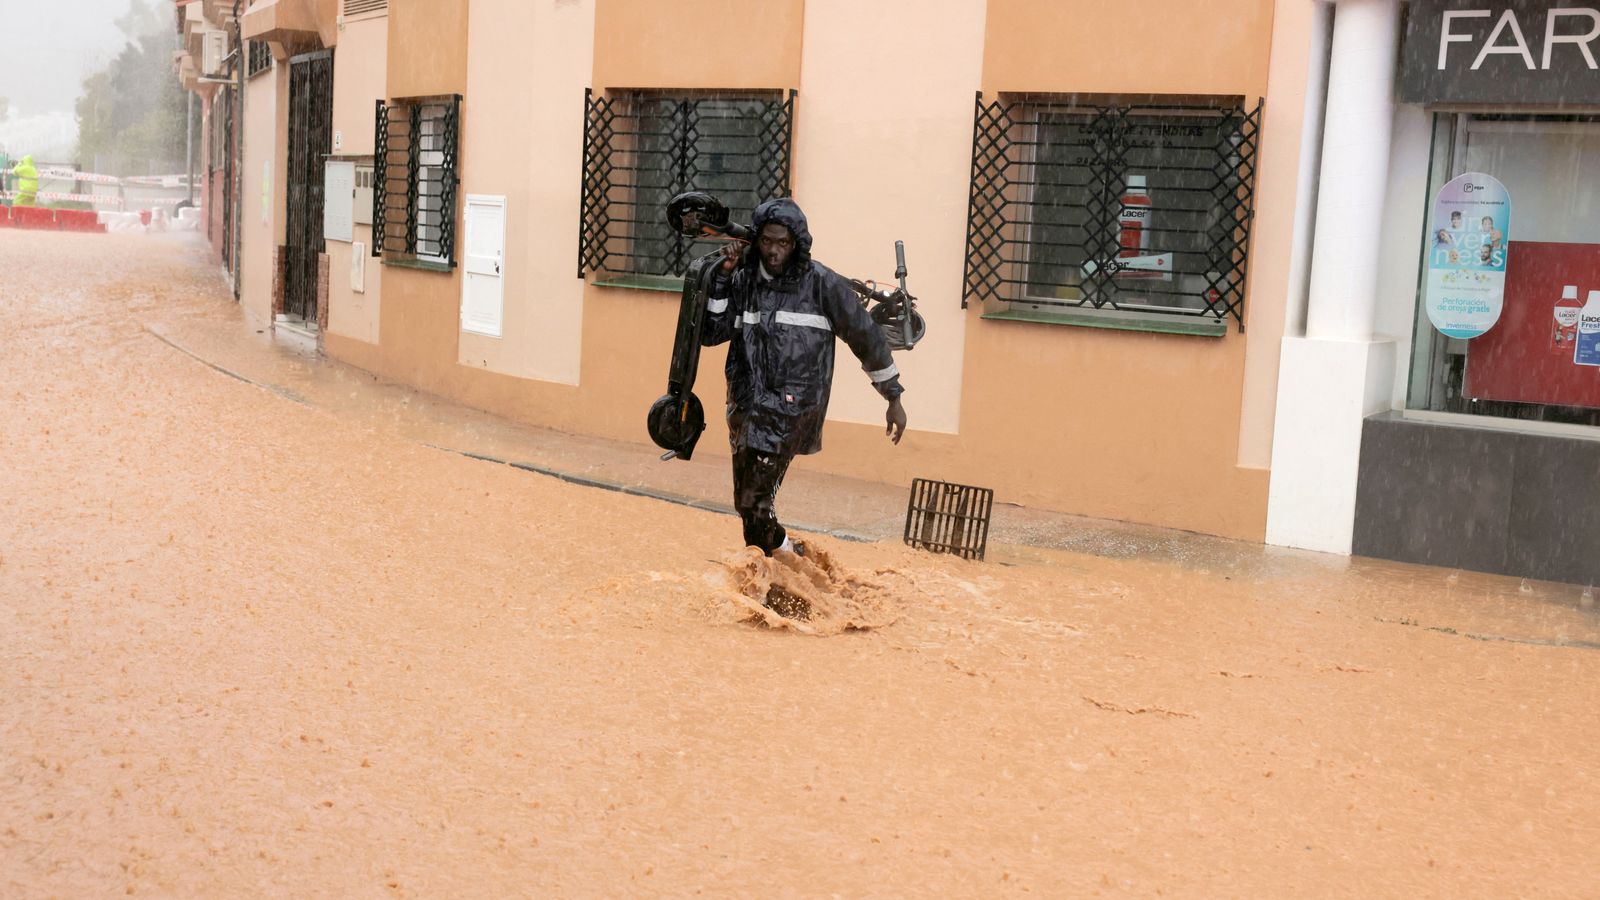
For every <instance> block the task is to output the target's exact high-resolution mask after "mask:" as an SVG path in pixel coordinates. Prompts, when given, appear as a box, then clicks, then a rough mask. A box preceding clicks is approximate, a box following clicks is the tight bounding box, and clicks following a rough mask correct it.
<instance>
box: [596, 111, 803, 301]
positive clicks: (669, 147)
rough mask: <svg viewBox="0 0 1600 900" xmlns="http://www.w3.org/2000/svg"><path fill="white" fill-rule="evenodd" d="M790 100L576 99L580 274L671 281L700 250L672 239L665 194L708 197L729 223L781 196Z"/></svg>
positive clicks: (683, 240)
mask: <svg viewBox="0 0 1600 900" xmlns="http://www.w3.org/2000/svg"><path fill="white" fill-rule="evenodd" d="M794 99H795V92H794V91H792V90H791V91H788V92H787V93H786V94H785V93H783V92H777V91H762V92H740V93H734V92H715V93H706V94H688V93H684V92H665V93H664V92H646V91H626V92H615V91H613V92H611V93H609V94H606V95H603V96H602V95H597V94H595V92H594V91H593V89H588V90H585V91H584V118H585V122H586V124H585V128H584V140H583V214H582V218H581V222H580V225H579V234H578V277H579V278H582V277H583V276H584V273H585V272H608V273H620V274H631V275H681V274H683V272H684V271H685V270H686V269H687V268H688V265H689V261H690V260H691V259H693V258H694V257H696V256H698V255H701V254H704V253H706V252H709V249H710V247H709V245H706V244H704V243H703V242H698V241H694V240H692V239H690V238H686V237H683V236H682V235H679V234H676V233H675V232H673V231H672V230H671V229H670V228H668V227H667V224H666V220H665V217H664V215H663V210H665V208H666V205H667V201H668V200H670V199H671V198H672V196H673V195H674V194H677V193H680V192H682V191H687V190H702V191H708V192H710V193H712V194H714V195H716V196H717V198H718V199H720V200H721V201H722V202H723V203H724V204H726V205H727V206H728V209H729V211H730V212H731V213H732V216H733V219H734V220H735V221H745V222H748V221H749V220H750V215H751V213H753V212H754V211H755V208H756V207H757V206H758V205H760V204H761V203H762V202H763V201H766V200H770V199H772V198H774V197H783V196H787V195H788V194H789V162H790V158H791V148H792V145H793V124H794Z"/></svg>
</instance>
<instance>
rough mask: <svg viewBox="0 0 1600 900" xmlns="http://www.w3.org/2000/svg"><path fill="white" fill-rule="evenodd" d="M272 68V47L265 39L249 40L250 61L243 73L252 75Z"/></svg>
mask: <svg viewBox="0 0 1600 900" xmlns="http://www.w3.org/2000/svg"><path fill="white" fill-rule="evenodd" d="M270 68H272V48H271V47H269V46H267V42H266V41H251V42H250V63H249V66H248V67H247V68H246V69H245V74H247V75H249V76H251V77H254V76H256V75H260V74H261V73H262V72H265V71H266V70H268V69H270Z"/></svg>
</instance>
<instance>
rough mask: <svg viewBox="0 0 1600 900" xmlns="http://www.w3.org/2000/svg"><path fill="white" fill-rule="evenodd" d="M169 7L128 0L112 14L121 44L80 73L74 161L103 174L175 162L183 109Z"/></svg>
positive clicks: (168, 166)
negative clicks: (102, 63)
mask: <svg viewBox="0 0 1600 900" xmlns="http://www.w3.org/2000/svg"><path fill="white" fill-rule="evenodd" d="M163 6H164V7H165V9H166V12H165V14H163V13H162V7H163ZM171 10H172V7H171V5H170V4H157V5H151V4H150V3H148V2H146V0H132V5H131V7H130V8H129V10H128V13H127V15H125V16H122V17H121V18H119V19H117V27H119V28H121V29H122V33H123V35H124V36H125V37H126V39H127V43H126V44H125V45H124V47H123V48H122V52H121V53H119V54H117V56H116V58H115V59H113V60H112V61H111V63H110V65H108V66H106V67H105V68H104V69H103V70H101V71H99V72H96V73H95V74H93V75H90V76H89V77H88V78H86V79H84V82H83V93H82V95H80V96H79V97H78V102H77V114H78V161H79V162H80V163H81V164H82V165H84V166H85V167H87V168H91V169H95V170H97V171H104V172H106V173H107V174H111V175H137V174H150V170H151V169H152V168H160V169H170V170H171V171H177V170H178V169H177V168H174V167H175V166H176V167H178V168H181V163H182V162H183V159H184V131H183V130H184V124H185V121H186V111H185V105H184V95H183V89H182V87H180V86H179V84H178V79H177V76H176V75H175V74H174V73H173V70H172V53H173V51H174V50H176V49H177V48H178V40H177V33H176V31H175V29H174V23H173V20H172V18H171Z"/></svg>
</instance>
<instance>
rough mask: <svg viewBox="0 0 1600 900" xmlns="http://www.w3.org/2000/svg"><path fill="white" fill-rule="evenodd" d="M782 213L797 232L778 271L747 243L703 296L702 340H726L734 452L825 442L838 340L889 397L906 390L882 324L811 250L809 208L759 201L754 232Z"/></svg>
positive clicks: (785, 450)
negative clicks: (765, 265) (769, 274)
mask: <svg viewBox="0 0 1600 900" xmlns="http://www.w3.org/2000/svg"><path fill="white" fill-rule="evenodd" d="M773 222H776V223H778V224H780V225H783V226H784V227H785V228H788V229H789V231H790V233H792V234H793V235H794V243H795V248H794V255H793V256H791V257H790V259H789V265H788V266H787V267H786V268H785V269H784V271H783V272H781V273H779V275H778V276H777V277H776V278H771V279H768V278H766V277H765V275H764V273H763V272H762V270H761V259H760V254H758V253H756V252H755V251H754V249H750V250H747V251H746V252H745V254H744V258H743V260H742V261H741V262H740V264H739V267H738V268H736V269H735V270H734V271H733V272H732V273H731V274H724V273H722V272H720V271H719V272H718V275H717V277H716V279H715V280H714V281H713V283H712V285H711V290H710V292H709V294H708V296H707V302H706V310H707V316H706V321H705V327H704V330H703V331H702V333H701V334H702V337H701V342H702V343H703V344H705V345H706V346H708V347H711V346H715V345H717V344H721V343H723V342H731V346H730V347H729V348H728V364H727V367H726V371H727V376H728V433H729V439H730V441H731V442H732V444H733V449H734V450H735V451H739V450H747V449H748V450H754V451H757V452H760V453H772V454H778V455H781V456H785V457H789V456H795V455H799V454H805V453H816V452H817V451H818V450H821V449H822V423H823V420H824V419H825V418H826V416H827V414H828V392H829V389H830V388H831V387H832V385H833V343H834V337H835V336H838V337H840V338H842V339H843V340H844V342H845V343H846V344H848V345H849V347H850V350H851V352H853V353H854V354H855V355H856V358H857V359H859V360H860V361H861V363H862V368H863V369H865V370H866V372H867V377H868V378H870V379H871V380H872V383H873V385H874V386H875V387H876V388H877V389H878V393H879V394H881V395H882V396H883V397H884V399H886V400H893V399H894V398H896V397H898V396H900V394H901V392H902V390H903V389H902V388H901V386H900V377H899V376H900V370H899V369H897V368H896V367H895V364H894V357H893V356H892V355H891V354H890V352H889V344H888V342H886V341H885V340H884V338H883V332H881V331H880V330H879V329H878V326H877V324H876V323H874V322H873V321H872V318H871V317H870V316H869V315H868V314H867V309H866V307H865V306H863V305H862V303H861V300H860V298H858V297H857V295H856V293H855V291H853V290H851V289H850V285H849V284H848V283H847V282H846V281H845V279H844V278H842V277H841V276H839V275H838V274H837V273H836V272H834V271H833V270H832V269H829V268H828V267H827V266H824V265H822V264H821V263H819V262H816V261H814V260H813V259H812V258H811V231H810V229H808V228H807V227H806V217H805V214H804V213H802V212H801V211H800V207H799V206H797V205H796V204H795V202H794V201H793V200H790V199H788V198H787V197H784V198H780V199H777V200H769V201H767V202H766V203H763V204H761V205H760V206H758V207H756V211H755V216H754V219H753V220H752V222H751V225H752V227H753V228H754V230H755V233H756V234H758V235H759V234H760V233H761V229H762V227H763V226H765V225H767V224H770V223H773Z"/></svg>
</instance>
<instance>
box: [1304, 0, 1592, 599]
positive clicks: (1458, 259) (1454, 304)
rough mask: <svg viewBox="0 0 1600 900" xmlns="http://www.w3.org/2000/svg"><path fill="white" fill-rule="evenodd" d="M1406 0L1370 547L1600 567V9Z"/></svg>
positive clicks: (1573, 576) (1363, 518) (1368, 460)
mask: <svg viewBox="0 0 1600 900" xmlns="http://www.w3.org/2000/svg"><path fill="white" fill-rule="evenodd" d="M1407 7H1408V8H1406V9H1404V10H1403V11H1402V14H1401V15H1400V16H1399V17H1398V23H1397V29H1396V30H1397V31H1398V33H1399V34H1398V37H1399V56H1398V61H1397V64H1396V72H1395V77H1394V81H1393V83H1394V85H1395V88H1396V91H1395V97H1396V99H1397V101H1398V102H1397V104H1396V106H1395V107H1394V120H1393V122H1394V125H1393V137H1392V145H1391V151H1390V159H1391V163H1390V169H1391V171H1390V173H1389V176H1388V196H1387V198H1386V212H1385V214H1384V216H1383V222H1382V226H1381V230H1382V234H1383V249H1382V251H1381V252H1382V254H1383V255H1384V259H1383V261H1380V263H1379V274H1378V277H1379V285H1378V292H1377V299H1376V303H1377V306H1378V307H1379V311H1378V313H1377V321H1376V326H1375V330H1376V331H1378V332H1381V333H1386V334H1388V335H1392V336H1394V338H1395V341H1394V348H1393V362H1394V366H1393V391H1392V393H1391V396H1390V402H1389V403H1388V405H1389V406H1390V409H1389V410H1387V411H1382V412H1378V413H1376V414H1374V415H1369V416H1367V417H1366V418H1365V420H1364V422H1363V424H1362V429H1361V441H1360V460H1359V467H1358V483H1357V491H1356V502H1355V517H1354V530H1353V540H1352V549H1353V552H1355V553H1357V554H1360V555H1367V556H1377V557H1382V558H1388V559H1398V560H1404V561H1408V562H1420V563H1427V564H1433V565H1441V566H1448V567H1460V568H1466V569H1474V570H1479V571H1488V572H1497V573H1503V574H1511V575H1520V576H1525V577H1532V578H1545V579H1550V580H1556V581H1568V582H1577V583H1588V582H1592V581H1595V580H1600V60H1597V57H1600V4H1594V5H1592V6H1590V5H1584V4H1583V3H1581V2H1572V0H1567V2H1538V0H1518V2H1481V0H1479V2H1473V0H1413V2H1411V3H1409V4H1407ZM1341 13H1342V10H1336V11H1335V20H1334V21H1335V28H1337V23H1338V18H1337V17H1338V16H1339V15H1340V14H1341ZM1335 50H1337V45H1335ZM1329 127H1330V128H1332V127H1334V123H1333V122H1332V121H1331V120H1330V122H1329ZM1318 239H1319V240H1320V239H1321V235H1320V234H1319V236H1318ZM1319 250H1320V248H1319Z"/></svg>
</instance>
